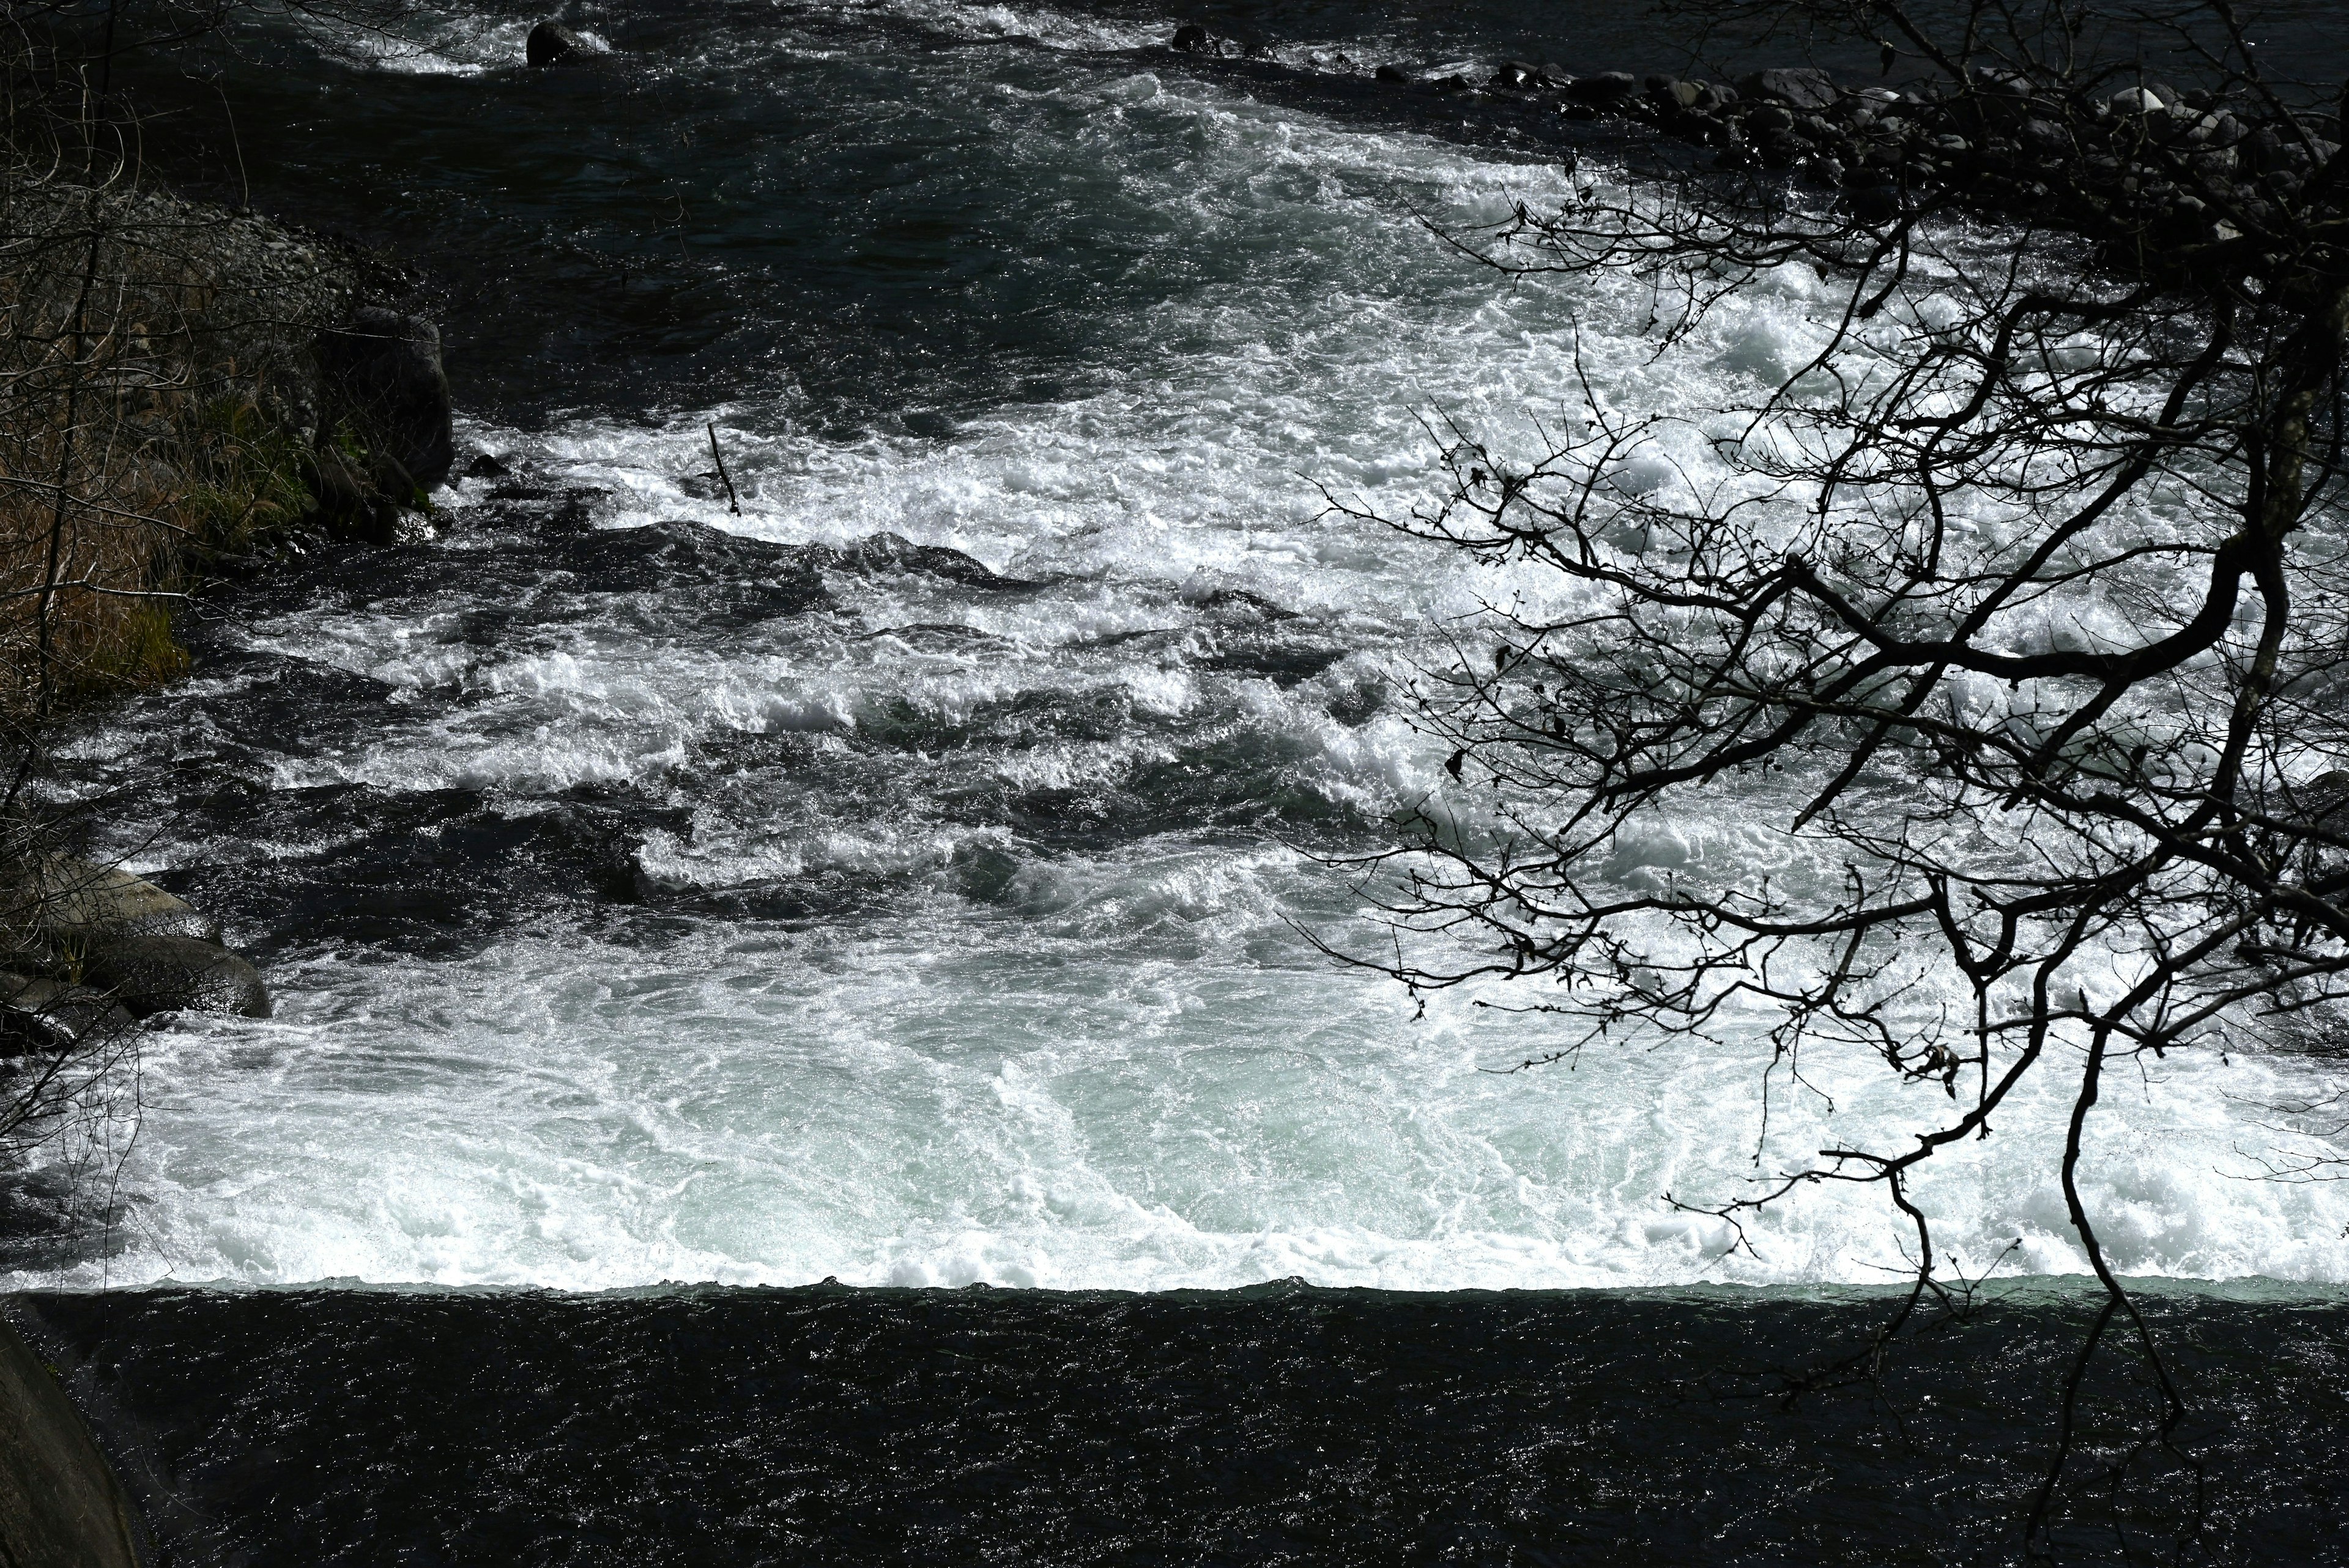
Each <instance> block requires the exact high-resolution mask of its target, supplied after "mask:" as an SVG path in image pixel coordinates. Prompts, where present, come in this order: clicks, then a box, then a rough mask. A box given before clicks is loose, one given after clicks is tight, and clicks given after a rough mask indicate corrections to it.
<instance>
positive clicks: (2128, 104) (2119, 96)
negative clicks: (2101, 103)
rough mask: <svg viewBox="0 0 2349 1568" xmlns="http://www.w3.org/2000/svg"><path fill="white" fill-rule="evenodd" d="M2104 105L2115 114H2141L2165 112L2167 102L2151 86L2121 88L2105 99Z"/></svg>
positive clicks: (2167, 105) (2167, 106)
mask: <svg viewBox="0 0 2349 1568" xmlns="http://www.w3.org/2000/svg"><path fill="white" fill-rule="evenodd" d="M2105 107H2106V108H2107V109H2111V110H2112V111H2113V112H2114V113H2115V114H2126V115H2137V116H2141V115H2147V114H2162V113H2165V112H2167V111H2168V108H2169V104H2168V101H2167V100H2166V99H2163V98H2162V97H2161V95H2160V94H2159V93H2157V92H2155V91H2154V90H2153V89H2152V88H2122V89H2121V90H2120V91H2118V92H2116V93H2115V94H2113V96H2112V97H2110V98H2108V99H2106V100H2105Z"/></svg>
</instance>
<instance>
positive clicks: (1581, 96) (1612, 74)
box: [1566, 71, 1639, 103]
mask: <svg viewBox="0 0 2349 1568" xmlns="http://www.w3.org/2000/svg"><path fill="white" fill-rule="evenodd" d="M1638 87H1639V84H1638V83H1637V82H1634V81H1633V80H1632V79H1631V73H1630V72H1629V71H1601V72H1599V74H1598V75H1597V76H1595V77H1577V78H1575V79H1574V80H1573V81H1571V82H1568V84H1567V88H1566V94H1567V96H1568V98H1571V99H1575V100H1577V101H1578V102H1580V103H1617V102H1619V101H1621V100H1622V99H1627V98H1630V96H1631V94H1632V93H1633V92H1634V91H1635V90H1637V88H1638Z"/></svg>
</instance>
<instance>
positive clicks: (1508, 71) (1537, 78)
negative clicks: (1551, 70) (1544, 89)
mask: <svg viewBox="0 0 2349 1568" xmlns="http://www.w3.org/2000/svg"><path fill="white" fill-rule="evenodd" d="M1492 85H1493V86H1494V87H1496V88H1506V89H1507V90H1509V91H1511V92H1529V91H1531V90H1532V89H1533V88H1537V87H1539V86H1540V85H1541V69H1540V67H1537V66H1536V65H1534V64H1533V63H1532V62H1531V61H1529V60H1503V61H1502V62H1501V64H1500V66H1499V67H1498V68H1497V69H1495V71H1494V72H1493V80H1492Z"/></svg>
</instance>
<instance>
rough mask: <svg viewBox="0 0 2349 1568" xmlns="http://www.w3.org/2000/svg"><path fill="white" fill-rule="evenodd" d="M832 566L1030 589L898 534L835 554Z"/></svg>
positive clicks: (968, 558)
mask: <svg viewBox="0 0 2349 1568" xmlns="http://www.w3.org/2000/svg"><path fill="white" fill-rule="evenodd" d="M833 562H834V565H835V566H836V568H837V569H838V570H841V571H845V572H871V573H882V574H887V573H898V572H922V573H926V574H927V575H928V576H933V577H944V578H946V579H947V581H949V582H957V583H968V584H970V585H971V586H973V587H990V588H1012V587H1027V586H1028V585H1027V584H1026V583H1024V582H1022V581H1020V580H1019V578H1016V577H1006V576H1000V575H999V574H998V573H996V572H995V571H994V570H993V569H992V568H991V567H989V566H988V565H987V564H986V563H985V562H984V561H980V560H978V559H976V558H975V557H972V556H966V555H964V554H963V553H962V552H961V551H960V550H950V549H948V548H947V547H946V546H945V545H916V544H915V543H914V542H913V541H912V540H911V539H908V538H905V536H904V535H898V534H875V535H873V536H872V537H871V538H869V539H866V540H864V541H862V542H861V543H859V544H856V545H851V546H850V547H849V548H847V549H845V550H842V551H839V552H837V553H836V555H835V556H834V557H833Z"/></svg>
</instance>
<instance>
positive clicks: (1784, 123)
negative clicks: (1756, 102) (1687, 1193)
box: [1745, 103, 1795, 134]
mask: <svg viewBox="0 0 2349 1568" xmlns="http://www.w3.org/2000/svg"><path fill="white" fill-rule="evenodd" d="M1745 123H1746V124H1748V125H1750V126H1752V127H1753V128H1754V131H1755V132H1756V133H1757V134H1759V133H1763V132H1767V131H1773V130H1791V129H1793V127H1794V124H1795V117H1794V116H1793V115H1791V114H1788V113H1787V112H1786V111H1785V109H1782V108H1780V107H1779V106H1778V105H1776V104H1775V103H1765V104H1764V105H1763V106H1762V107H1761V108H1759V109H1755V110H1754V112H1753V113H1751V114H1749V115H1747V116H1746V117H1745Z"/></svg>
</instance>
